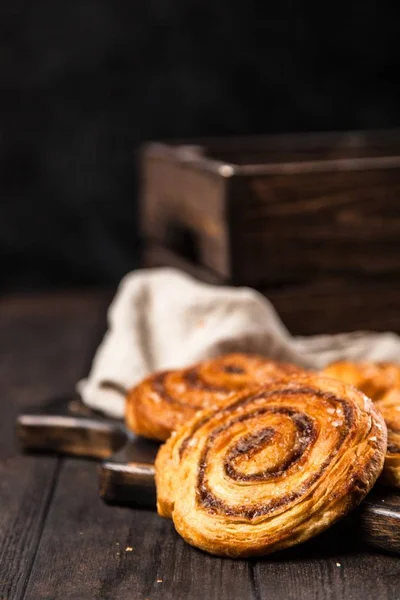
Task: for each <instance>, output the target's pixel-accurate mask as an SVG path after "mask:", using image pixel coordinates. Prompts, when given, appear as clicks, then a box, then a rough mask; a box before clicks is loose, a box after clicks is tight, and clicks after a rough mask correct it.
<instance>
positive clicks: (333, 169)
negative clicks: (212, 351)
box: [141, 132, 400, 287]
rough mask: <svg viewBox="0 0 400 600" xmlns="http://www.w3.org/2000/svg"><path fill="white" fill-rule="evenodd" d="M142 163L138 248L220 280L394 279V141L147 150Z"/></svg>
mask: <svg viewBox="0 0 400 600" xmlns="http://www.w3.org/2000/svg"><path fill="white" fill-rule="evenodd" d="M229 156H230V158H231V159H232V160H234V161H236V162H231V163H226V162H224V161H223V160H221V159H222V158H229ZM316 157H318V160H316ZM249 160H254V161H255V162H254V163H253V164H249V163H248V162H246V161H249ZM287 160H297V162H282V161H287ZM142 164H143V169H142V174H143V182H142V183H143V185H142V195H141V199H142V233H143V238H144V240H146V242H151V243H153V244H158V245H160V246H162V247H164V248H166V249H170V250H172V251H173V252H174V253H175V254H178V255H181V256H182V257H183V258H185V259H189V260H190V262H191V263H193V264H194V265H195V266H198V267H202V268H203V267H204V268H206V269H208V270H209V271H210V272H212V273H214V274H215V276H216V277H219V278H221V279H222V280H223V281H226V282H231V283H234V284H238V285H243V284H244V285H252V286H257V287H262V286H266V285H281V284H283V283H285V284H286V283H298V282H314V281H316V280H318V279H319V278H320V277H329V276H335V277H336V276H338V275H340V276H342V277H344V278H346V277H353V276H356V277H360V276H368V277H369V276H371V275H373V276H381V277H388V276H394V277H396V276H397V265H398V264H399V258H400V246H399V243H398V241H397V240H399V239H400V237H399V233H400V205H399V190H400V187H399V186H400V133H399V132H378V133H373V134H362V133H352V134H346V135H341V134H312V135H306V136H272V137H263V138H253V139H247V140H213V141H212V140H211V141H208V142H205V143H204V145H203V146H202V145H196V144H193V145H186V146H174V145H165V144H150V145H149V146H148V147H146V148H145V150H144V154H143V163H142Z"/></svg>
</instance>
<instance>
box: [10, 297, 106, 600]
mask: <svg viewBox="0 0 400 600" xmlns="http://www.w3.org/2000/svg"><path fill="white" fill-rule="evenodd" d="M104 308H105V303H104V299H103V297H96V298H94V297H93V296H92V295H90V296H82V295H81V296H69V297H68V296H53V297H46V298H42V297H40V298H39V297H38V298H36V299H35V298H20V297H19V298H8V299H3V300H2V301H1V302H0V356H1V360H0V388H1V392H2V393H1V409H0V411H1V419H0V598H1V599H2V600H3V599H4V600H5V599H7V600H11V599H14V598H15V599H19V598H22V597H23V595H24V591H25V587H26V585H27V582H28V579H29V575H30V572H31V568H32V564H33V561H34V558H35V553H36V549H37V546H38V544H39V540H40V536H41V532H42V528H43V523H44V521H45V518H46V514H47V510H48V507H49V505H50V503H51V500H52V495H53V491H54V488H55V485H56V482H57V477H58V466H59V463H60V461H59V459H57V458H55V457H40V458H36V457H33V456H23V455H22V454H21V453H20V452H19V448H18V447H17V446H16V443H15V439H14V422H15V418H16V416H17V414H18V412H19V411H21V410H24V409H26V408H28V407H33V406H35V405H38V406H39V405H40V404H42V403H43V401H44V399H46V398H48V397H51V396H53V395H54V394H58V393H60V392H62V391H63V390H64V391H65V390H68V391H69V390H71V389H72V387H73V385H74V383H75V381H76V378H77V377H79V376H81V375H82V374H83V372H84V368H87V359H88V356H89V355H90V352H91V351H92V349H93V347H94V344H95V343H96V338H95V337H94V334H96V335H97V332H98V331H99V319H101V321H102V322H103V324H104Z"/></svg>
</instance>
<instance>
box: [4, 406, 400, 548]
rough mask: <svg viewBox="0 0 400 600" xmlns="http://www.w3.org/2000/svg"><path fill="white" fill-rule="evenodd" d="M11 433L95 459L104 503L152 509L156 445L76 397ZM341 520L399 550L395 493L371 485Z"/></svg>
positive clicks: (33, 444)
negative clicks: (97, 461) (356, 505)
mask: <svg viewBox="0 0 400 600" xmlns="http://www.w3.org/2000/svg"><path fill="white" fill-rule="evenodd" d="M16 433H17V437H18V439H19V442H20V445H21V448H22V450H23V451H25V452H46V453H47V452H55V453H57V454H64V455H72V456H80V457H87V458H94V459H100V464H99V492H100V496H101V497H102V498H103V500H104V501H105V502H107V503H109V504H118V505H124V506H134V507H144V508H155V506H156V490H155V482H154V474H155V471H154V460H155V457H156V454H157V450H158V446H159V445H158V444H157V443H155V442H151V441H149V440H146V439H144V438H141V437H139V436H136V435H134V434H133V433H131V432H129V431H127V430H126V429H125V427H124V425H123V423H122V422H121V421H117V420H114V419H110V418H107V417H104V416H102V415H101V414H100V413H97V412H95V411H93V410H91V409H90V408H88V407H87V406H85V405H84V404H83V403H82V402H81V401H80V400H79V398H78V397H65V398H58V399H56V400H54V401H52V402H50V403H48V404H46V405H44V406H43V407H42V408H41V409H40V410H37V409H36V410H35V411H32V412H25V413H23V414H21V415H19V417H18V418H17V421H16ZM347 521H348V523H349V527H351V528H352V529H353V530H354V535H357V536H358V537H359V538H361V539H363V540H364V541H365V542H366V543H367V544H369V545H371V546H374V547H375V548H378V549H381V550H384V551H388V552H393V553H396V554H400V493H397V492H396V491H394V490H391V489H388V488H385V487H381V486H379V485H377V486H376V487H375V488H374V490H373V491H372V492H371V494H369V495H368V497H367V498H366V499H365V500H364V502H363V503H362V504H361V505H360V507H359V508H358V509H357V510H356V511H354V512H353V513H352V514H351V516H349V517H348V518H347Z"/></svg>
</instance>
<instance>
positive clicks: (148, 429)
mask: <svg viewBox="0 0 400 600" xmlns="http://www.w3.org/2000/svg"><path fill="white" fill-rule="evenodd" d="M294 374H304V370H302V369H300V368H299V367H295V366H294V365H290V364H283V363H278V362H275V361H272V360H268V359H266V358H264V357H262V356H258V355H254V354H253V355H252V354H240V353H235V354H227V355H225V356H220V357H218V358H215V359H211V360H207V361H204V362H201V363H199V364H197V365H194V366H193V367H189V368H187V369H180V370H176V371H163V372H161V373H156V374H154V375H152V376H151V377H148V378H147V379H145V380H144V381H143V382H142V383H141V384H140V385H138V386H136V387H135V388H133V389H132V390H131V391H130V392H129V393H128V397H127V402H126V423H127V426H128V427H129V429H131V430H132V431H134V432H135V433H137V434H139V435H142V436H144V437H148V438H153V439H156V440H161V441H164V440H166V439H167V438H168V437H169V436H170V434H171V432H172V431H174V430H175V429H176V428H177V427H179V426H180V425H181V424H182V423H184V422H186V421H187V420H188V419H190V418H191V417H192V416H193V415H194V414H195V413H196V411H198V410H202V409H204V408H210V407H217V406H220V405H221V403H223V402H224V401H225V400H226V399H227V398H228V397H229V396H230V395H231V394H232V393H233V392H235V391H237V390H240V389H243V388H244V387H246V386H248V385H249V384H251V383H264V382H270V381H276V380H277V379H281V378H282V377H287V376H288V375H294Z"/></svg>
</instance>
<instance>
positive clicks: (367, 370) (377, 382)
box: [324, 361, 400, 488]
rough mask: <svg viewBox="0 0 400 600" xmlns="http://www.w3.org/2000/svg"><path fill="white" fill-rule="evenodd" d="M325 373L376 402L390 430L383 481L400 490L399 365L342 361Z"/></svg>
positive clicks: (329, 367) (333, 364)
mask: <svg viewBox="0 0 400 600" xmlns="http://www.w3.org/2000/svg"><path fill="white" fill-rule="evenodd" d="M324 373H325V374H326V375H329V376H330V377H335V378H336V379H339V380H340V381H344V382H346V383H350V384H352V385H354V386H356V387H357V388H358V389H360V390H361V391H362V392H364V394H367V396H369V397H370V398H371V399H372V400H373V401H374V402H375V406H376V407H377V409H378V410H379V411H380V412H381V413H382V415H383V418H384V419H385V422H386V425H387V430H388V446H387V452H386V459H385V465H384V468H383V473H382V480H383V481H384V482H385V483H387V484H389V485H391V486H393V487H397V488H400V365H398V364H395V363H389V362H377V363H371V362H360V363H352V362H345V361H342V362H336V363H332V364H331V365H329V366H328V367H326V369H325V370H324Z"/></svg>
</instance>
